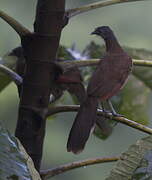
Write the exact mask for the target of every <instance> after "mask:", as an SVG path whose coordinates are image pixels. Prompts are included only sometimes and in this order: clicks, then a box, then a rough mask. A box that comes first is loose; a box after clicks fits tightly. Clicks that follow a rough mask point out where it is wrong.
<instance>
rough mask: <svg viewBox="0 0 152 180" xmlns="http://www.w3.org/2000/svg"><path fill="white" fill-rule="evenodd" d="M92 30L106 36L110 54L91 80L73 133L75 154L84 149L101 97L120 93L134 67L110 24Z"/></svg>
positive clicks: (71, 148)
mask: <svg viewBox="0 0 152 180" xmlns="http://www.w3.org/2000/svg"><path fill="white" fill-rule="evenodd" d="M92 34H96V35H98V36H100V37H102V38H103V39H104V41H105V43H106V54H105V56H104V57H103V60H101V61H100V62H99V65H98V67H97V69H96V70H95V72H94V73H93V75H92V77H91V79H90V81H89V84H88V88H87V96H86V98H85V100H84V102H83V103H82V104H81V106H80V109H79V111H78V114H77V116H76V118H75V121H74V123H73V126H72V128H71V131H70V134H69V138H68V143H67V150H68V151H72V152H73V153H75V154H77V153H79V152H81V151H82V150H83V149H84V146H85V144H86V142H87V140H88V138H89V135H90V132H91V129H93V127H94V125H95V121H96V111H97V107H98V101H105V100H108V99H110V98H111V97H112V96H114V95H116V94H117V93H118V92H119V91H120V90H121V88H122V87H123V86H124V84H125V82H126V80H127V79H128V75H129V73H130V72H131V69H132V59H131V58H130V57H129V56H128V55H127V53H126V52H124V50H123V49H122V48H121V46H120V45H119V43H118V41H117V39H116V37H115V35H114V33H113V32H112V30H111V29H110V28H109V27H107V26H102V27H98V28H96V29H95V31H94V32H92Z"/></svg>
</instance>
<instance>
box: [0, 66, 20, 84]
mask: <svg viewBox="0 0 152 180" xmlns="http://www.w3.org/2000/svg"><path fill="white" fill-rule="evenodd" d="M0 72H2V73H4V74H6V75H7V76H9V77H10V78H11V80H12V81H14V82H15V84H17V85H20V84H21V83H22V81H23V79H22V77H21V76H20V75H18V74H17V73H15V72H14V71H12V70H11V69H9V68H7V67H6V66H4V65H2V64H0Z"/></svg>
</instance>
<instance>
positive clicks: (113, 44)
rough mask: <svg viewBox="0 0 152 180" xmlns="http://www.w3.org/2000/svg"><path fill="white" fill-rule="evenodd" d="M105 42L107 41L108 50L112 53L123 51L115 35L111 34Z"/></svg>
mask: <svg viewBox="0 0 152 180" xmlns="http://www.w3.org/2000/svg"><path fill="white" fill-rule="evenodd" d="M105 43H106V51H107V52H110V53H119V52H122V48H121V46H120V44H119V43H118V41H117V39H116V38H115V36H114V35H111V36H109V37H108V38H106V39H105Z"/></svg>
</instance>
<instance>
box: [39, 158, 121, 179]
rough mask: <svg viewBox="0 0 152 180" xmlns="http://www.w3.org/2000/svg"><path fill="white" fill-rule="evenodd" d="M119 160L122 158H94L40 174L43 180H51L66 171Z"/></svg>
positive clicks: (43, 171)
mask: <svg viewBox="0 0 152 180" xmlns="http://www.w3.org/2000/svg"><path fill="white" fill-rule="evenodd" d="M119 159H120V157H117V156H114V157H104V158H93V159H86V160H82V161H75V162H72V163H68V164H64V165H60V166H58V167H56V168H52V169H48V170H42V171H41V173H40V174H41V177H42V179H45V178H49V177H52V176H55V175H58V174H61V173H64V172H66V171H69V170H72V169H75V168H80V167H85V166H89V165H94V164H99V163H106V162H114V161H118V160H119Z"/></svg>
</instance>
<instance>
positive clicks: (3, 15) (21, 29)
mask: <svg viewBox="0 0 152 180" xmlns="http://www.w3.org/2000/svg"><path fill="white" fill-rule="evenodd" d="M0 17H1V18H2V19H3V20H4V21H5V22H7V23H8V24H9V25H10V26H11V27H12V28H13V29H14V30H15V31H16V32H17V33H18V35H19V36H20V37H21V36H23V35H25V34H28V33H31V32H30V31H29V30H28V29H27V28H26V27H24V26H23V25H21V24H20V23H19V22H18V21H17V20H15V19H14V18H12V17H11V16H9V15H8V14H6V13H5V12H3V11H1V10H0Z"/></svg>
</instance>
